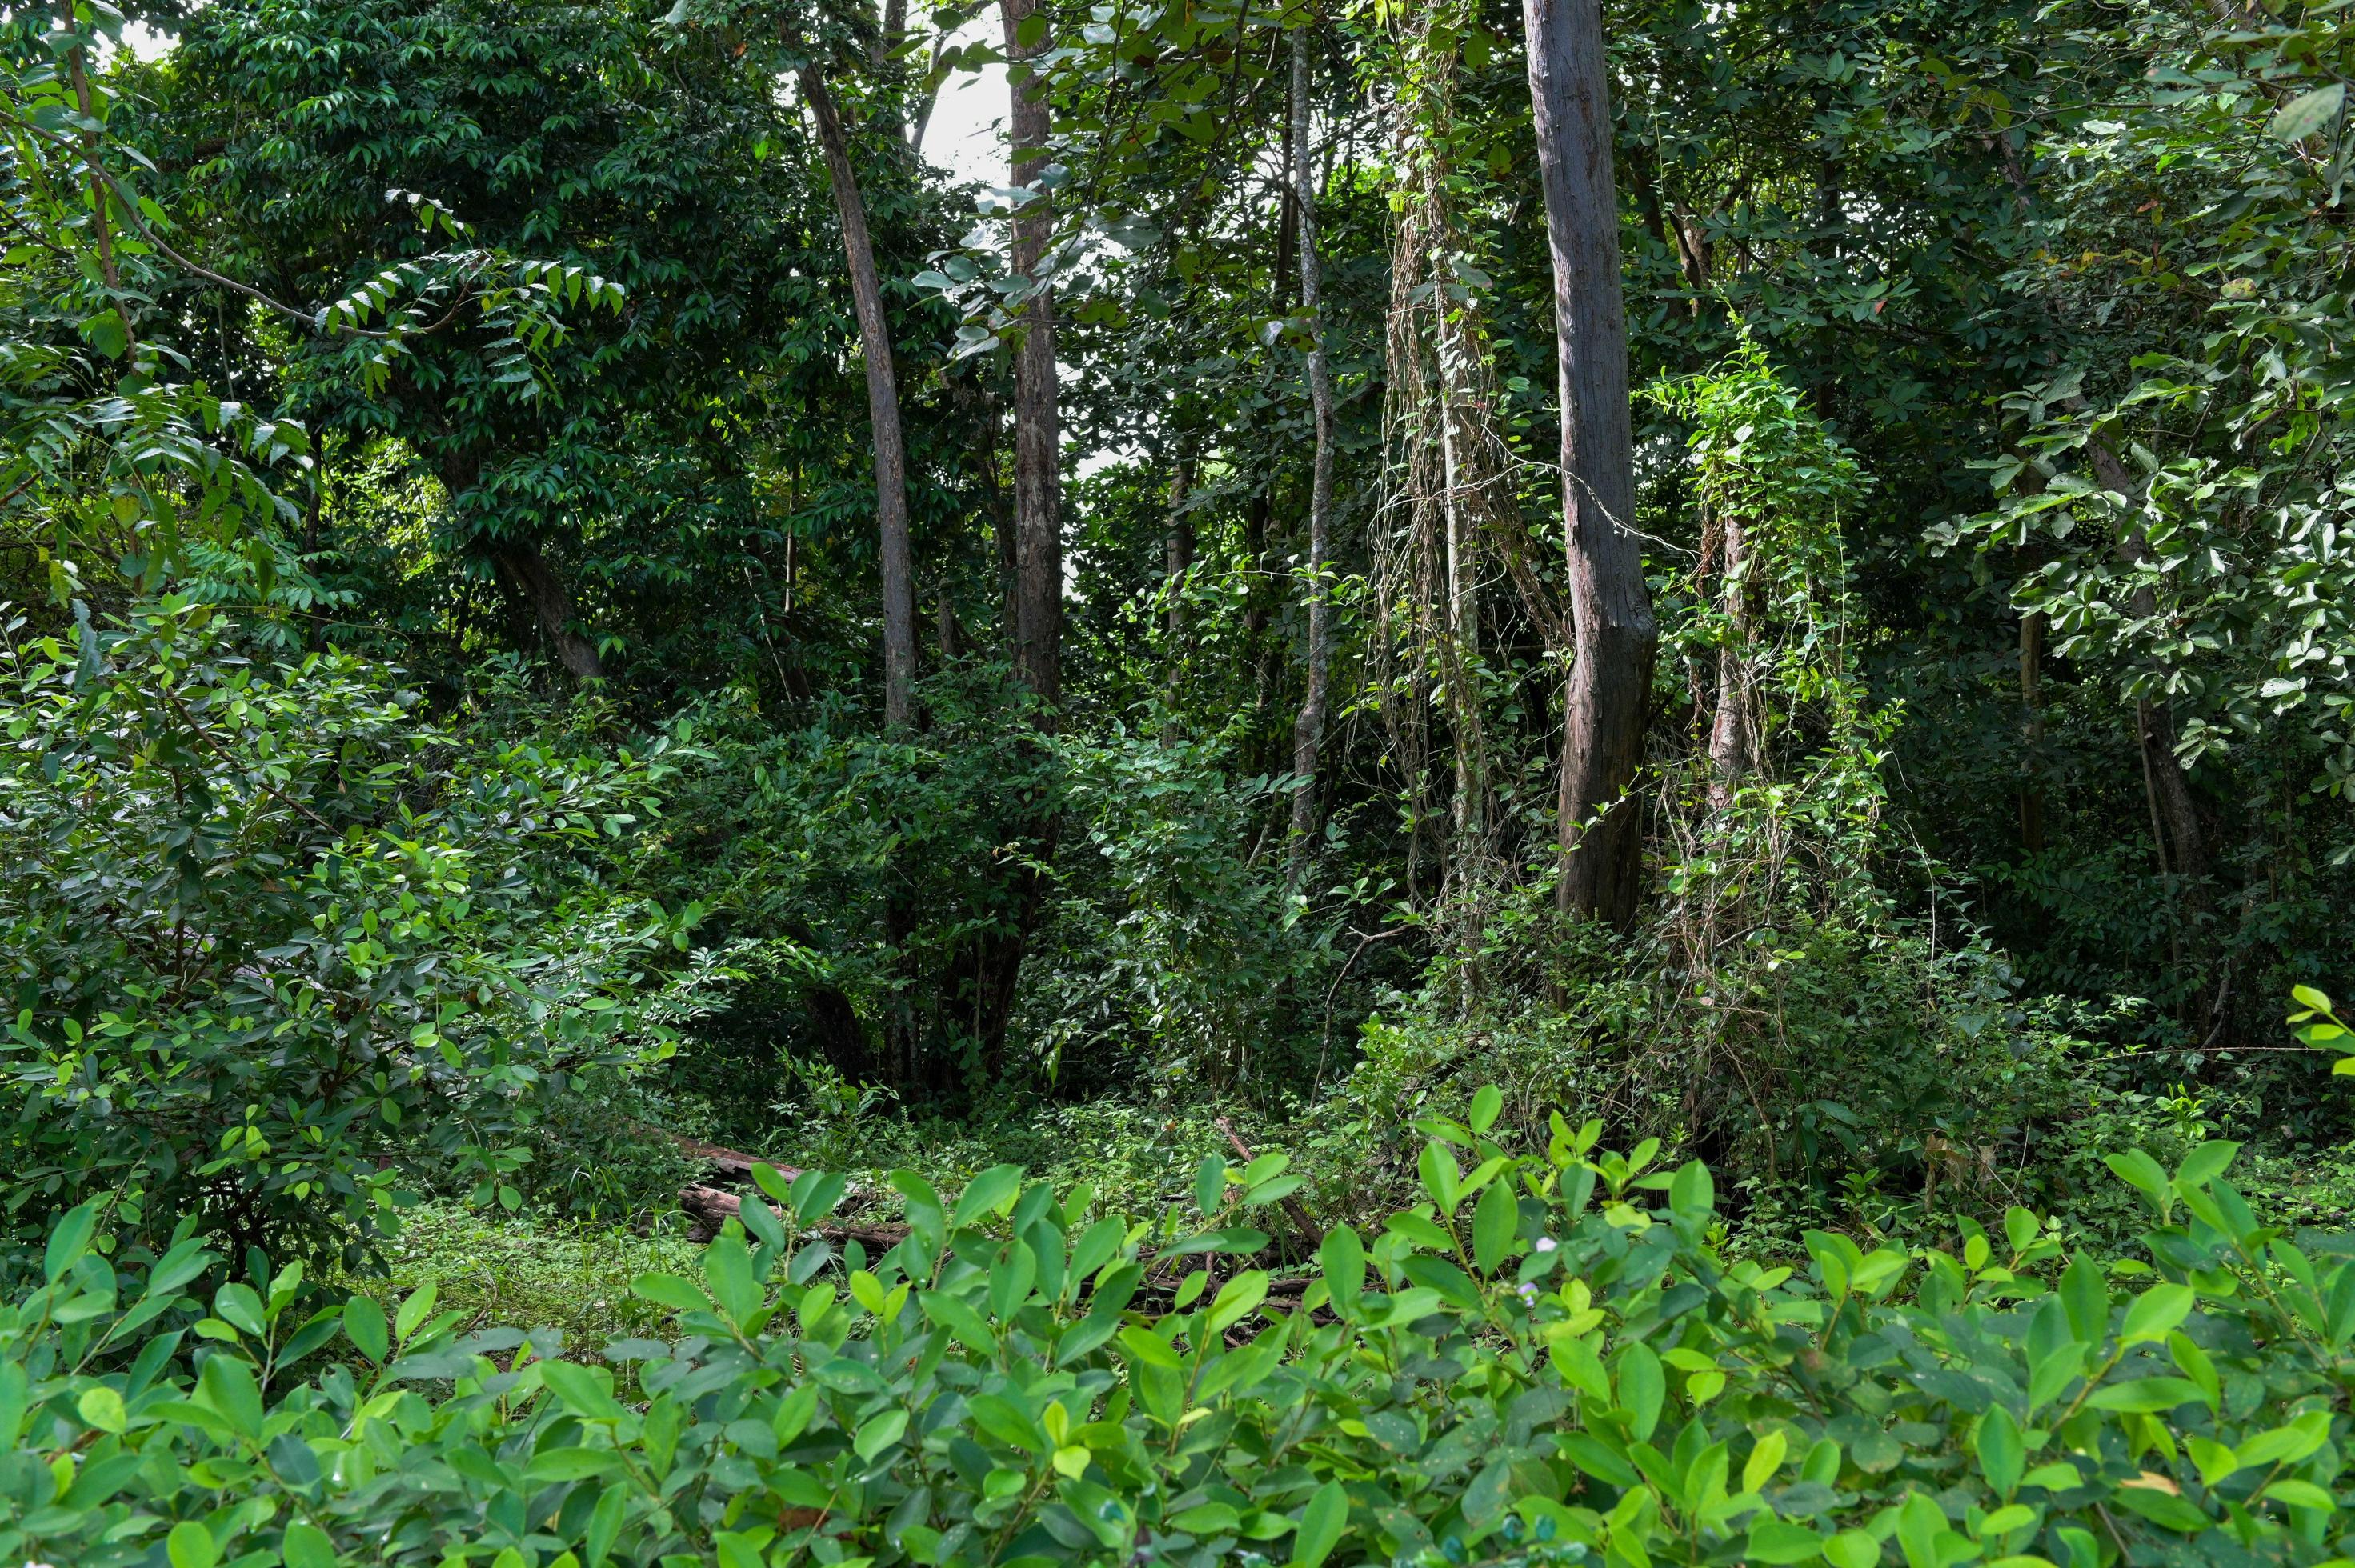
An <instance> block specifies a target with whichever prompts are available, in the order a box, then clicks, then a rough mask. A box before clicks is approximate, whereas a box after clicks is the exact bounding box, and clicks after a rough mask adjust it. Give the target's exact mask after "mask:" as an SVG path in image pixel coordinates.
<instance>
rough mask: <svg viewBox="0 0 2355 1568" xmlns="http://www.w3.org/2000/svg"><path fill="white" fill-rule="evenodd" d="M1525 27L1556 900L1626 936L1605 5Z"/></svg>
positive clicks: (1537, 9)
mask: <svg viewBox="0 0 2355 1568" xmlns="http://www.w3.org/2000/svg"><path fill="white" fill-rule="evenodd" d="M1522 20H1523V26H1524V30H1525V32H1526V35H1527V38H1528V44H1529V108H1530V112H1531V117H1532V119H1533V121H1534V122H1535V130H1536V132H1537V147H1538V169H1539V175H1540V181H1541V183H1542V185H1543V186H1544V190H1545V209H1546V240H1547V244H1548V246H1549V248H1550V251H1551V254H1552V259H1553V302H1554V335H1555V344H1556V365H1557V374H1558V379H1559V383H1560V387H1561V474H1562V487H1561V508H1562V524H1563V531H1564V533H1565V534H1566V535H1567V537H1568V544H1569V551H1570V604H1571V619H1572V664H1571V670H1570V678H1569V681H1568V683H1567V684H1566V686H1565V688H1564V690H1563V696H1562V707H1563V713H1562V748H1561V796H1560V800H1559V804H1558V807H1557V810H1558V811H1559V813H1560V818H1559V823H1558V827H1557V830H1556V831H1557V832H1558V833H1559V835H1560V843H1561V856H1562V866H1561V886H1560V891H1559V894H1558V895H1557V896H1558V901H1559V903H1560V906H1561V908H1562V909H1563V910H1565V911H1566V912H1569V913H1572V914H1576V915H1581V916H1589V917H1592V918H1594V919H1598V920H1603V921H1605V922H1607V923H1609V924H1611V925H1614V926H1622V927H1624V926H1626V925H1628V924H1629V923H1630V922H1632V921H1633V920H1634V918H1635V916H1636V907H1637V904H1638V900H1639V898H1640V895H1641V887H1640V879H1641V876H1642V872H1643V837H1642V833H1643V825H1642V822H1641V821H1640V819H1639V817H1638V814H1637V811H1636V806H1635V803H1634V801H1633V800H1629V799H1628V789H1629V787H1630V786H1631V785H1632V784H1633V783H1634V782H1635V779H1636V770H1637V768H1639V767H1640V766H1641V764H1642V762H1643V751H1644V719H1645V709H1646V700H1647V698H1648V696H1649V694H1650V690H1651V683H1652V658H1653V653H1654V651H1655V649H1656V648H1657V645H1658V641H1659V631H1658V628H1657V625H1656V624H1655V622H1654V621H1653V619H1652V608H1651V599H1650V595H1649V593H1648V592H1647V590H1646V588H1645V584H1644V557H1643V551H1642V548H1641V546H1639V545H1638V544H1637V542H1636V534H1635V521H1636V482H1635V450H1634V440H1633V437H1632V434H1631V431H1630V425H1629V415H1628V407H1627V323H1626V317H1625V305H1624V303H1623V302H1622V299H1621V291H1620V277H1619V201H1618V194H1617V190H1616V187H1615V186H1614V184H1613V180H1612V172H1611V101H1610V63H1609V58H1608V56H1607V53H1606V51H1605V48H1604V40H1603V7H1602V5H1601V0H1523V6H1522Z"/></svg>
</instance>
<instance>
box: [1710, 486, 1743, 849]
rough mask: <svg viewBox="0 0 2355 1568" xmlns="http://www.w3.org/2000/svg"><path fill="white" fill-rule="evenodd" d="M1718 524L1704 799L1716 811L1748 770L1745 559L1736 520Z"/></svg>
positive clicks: (1728, 800)
mask: <svg viewBox="0 0 2355 1568" xmlns="http://www.w3.org/2000/svg"><path fill="white" fill-rule="evenodd" d="M1718 526H1719V542H1720V545H1721V556H1722V559H1723V566H1722V567H1721V577H1719V579H1718V580H1719V582H1720V584H1721V588H1720V589H1719V605H1720V608H1721V610H1722V612H1723V614H1724V616H1725V641H1724V642H1723V643H1722V644H1721V646H1720V647H1719V648H1718V651H1717V712H1716V715H1715V716H1714V717H1713V718H1712V719H1711V721H1710V728H1709V760H1710V786H1709V803H1710V808H1711V809H1712V810H1720V811H1722V810H1725V809H1726V808H1727V807H1728V806H1731V805H1732V804H1733V792H1734V791H1735V790H1736V789H1739V788H1740V787H1741V783H1742V775H1743V774H1744V773H1747V772H1749V771H1750V730H1751V723H1750V572H1749V565H1750V562H1749V555H1748V551H1747V548H1746V541H1745V540H1744V539H1743V537H1742V519H1740V518H1739V517H1726V518H1722V519H1721V520H1720V522H1719V525H1718Z"/></svg>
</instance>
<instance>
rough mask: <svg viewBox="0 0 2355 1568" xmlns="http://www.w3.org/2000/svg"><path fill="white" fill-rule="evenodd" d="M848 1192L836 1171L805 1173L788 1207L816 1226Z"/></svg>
mask: <svg viewBox="0 0 2355 1568" xmlns="http://www.w3.org/2000/svg"><path fill="white" fill-rule="evenodd" d="M1015 1179H1016V1180H1017V1181H1019V1180H1020V1179H1021V1171H1019V1170H1018V1169H1017V1170H1016V1171H1015ZM849 1190H850V1183H849V1182H848V1181H847V1180H845V1179H844V1178H843V1177H842V1176H841V1175H840V1174H838V1173H837V1172H835V1171H803V1172H802V1173H801V1174H800V1175H798V1176H796V1177H794V1184H793V1185H792V1186H791V1187H790V1188H788V1189H787V1190H786V1192H787V1197H788V1199H789V1200H790V1202H789V1205H788V1206H789V1207H791V1208H792V1210H793V1212H794V1220H795V1222H796V1223H798V1224H805V1225H814V1224H817V1223H818V1222H819V1221H820V1220H822V1219H824V1218H826V1215H828V1214H830V1213H834V1211H835V1206H836V1205H837V1204H838V1203H840V1202H842V1195H843V1194H844V1193H845V1192H848V1191H849Z"/></svg>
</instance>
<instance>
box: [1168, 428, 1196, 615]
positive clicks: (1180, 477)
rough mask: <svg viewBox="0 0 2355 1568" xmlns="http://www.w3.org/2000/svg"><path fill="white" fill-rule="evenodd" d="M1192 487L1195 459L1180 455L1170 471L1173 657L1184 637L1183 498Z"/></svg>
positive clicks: (1190, 539)
mask: <svg viewBox="0 0 2355 1568" xmlns="http://www.w3.org/2000/svg"><path fill="white" fill-rule="evenodd" d="M1193 488H1194V458H1193V454H1192V453H1190V452H1180V453H1179V454H1178V457H1177V462H1176V464H1175V465H1174V466H1172V468H1171V469H1170V471H1169V539H1168V559H1169V566H1168V586H1169V613H1168V628H1169V645H1170V648H1171V651H1172V655H1173V657H1174V656H1175V653H1176V652H1177V650H1178V649H1179V647H1180V646H1181V645H1182V644H1183V642H1184V641H1185V637H1186V605H1185V600H1184V594H1185V591H1186V579H1187V578H1188V576H1190V575H1191V573H1192V572H1193V569H1194V514H1192V513H1190V512H1188V510H1187V509H1186V497H1187V495H1188V493H1189V492H1191V491H1192V489H1193Z"/></svg>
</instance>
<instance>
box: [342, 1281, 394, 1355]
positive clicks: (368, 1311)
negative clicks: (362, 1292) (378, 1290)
mask: <svg viewBox="0 0 2355 1568" xmlns="http://www.w3.org/2000/svg"><path fill="white" fill-rule="evenodd" d="M344 1337H345V1338H346V1339H347V1340H351V1342H352V1347H353V1349H355V1350H357V1351H359V1353H360V1354H362V1355H364V1356H366V1357H367V1358H368V1360H369V1361H374V1362H376V1363H377V1364H378V1366H381V1365H383V1364H384V1358H385V1357H386V1355H387V1354H389V1352H390V1351H391V1349H392V1341H391V1340H390V1339H389V1337H388V1335H387V1331H386V1328H385V1321H384V1305H383V1303H381V1302H379V1301H378V1300H377V1298H375V1297H373V1296H355V1297H353V1298H351V1299H350V1300H348V1301H346V1302H345V1303H344Z"/></svg>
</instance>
